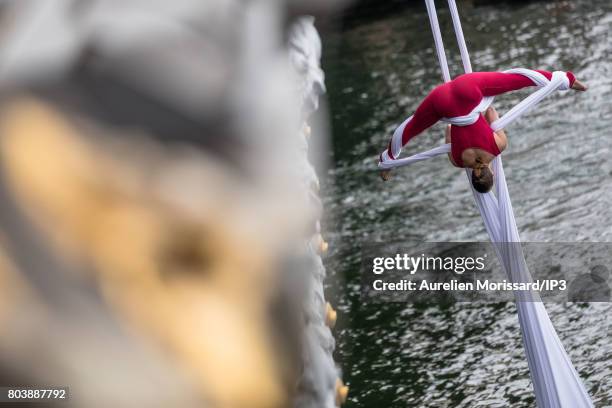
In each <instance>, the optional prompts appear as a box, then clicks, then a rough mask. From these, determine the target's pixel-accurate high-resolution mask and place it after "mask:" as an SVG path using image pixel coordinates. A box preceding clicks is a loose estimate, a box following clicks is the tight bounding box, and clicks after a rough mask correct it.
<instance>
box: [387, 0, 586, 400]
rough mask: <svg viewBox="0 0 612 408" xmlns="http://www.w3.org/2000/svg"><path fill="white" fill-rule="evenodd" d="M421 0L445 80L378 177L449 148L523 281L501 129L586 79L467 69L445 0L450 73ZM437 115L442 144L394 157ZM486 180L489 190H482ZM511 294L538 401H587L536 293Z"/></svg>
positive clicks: (510, 270)
mask: <svg viewBox="0 0 612 408" xmlns="http://www.w3.org/2000/svg"><path fill="white" fill-rule="evenodd" d="M425 5H426V6H427V13H428V15H429V21H430V24H431V28H432V32H433V35H434V42H435V45H436V52H437V55H438V60H439V62H440V68H441V70H442V76H443V78H444V81H445V82H446V84H444V85H441V86H440V87H438V88H436V90H434V91H433V92H432V93H431V94H430V95H429V96H428V97H427V98H426V100H425V101H423V103H422V105H421V106H419V108H417V111H416V112H415V115H413V116H412V117H410V118H408V119H406V120H405V121H404V123H402V124H401V125H400V126H399V127H398V129H397V130H396V131H395V132H394V135H393V137H392V139H391V141H390V143H389V145H388V147H387V149H386V150H385V151H384V152H383V153H382V154H381V155H380V157H379V159H380V161H379V163H378V167H379V169H381V170H382V173H381V175H382V177H383V179H384V180H386V179H389V177H390V169H393V168H395V167H400V166H406V165H410V164H413V163H416V162H419V161H422V160H427V159H431V158H434V157H436V156H439V155H444V154H448V155H449V158H450V159H451V162H454V164H455V165H457V166H460V167H465V168H466V175H467V177H468V180H470V181H471V190H472V193H473V196H474V201H475V202H476V205H477V207H478V210H479V212H480V215H481V217H482V219H483V222H484V225H485V228H486V230H487V233H488V235H489V238H490V239H491V242H492V244H493V248H494V250H495V252H496V255H497V257H498V259H499V260H500V264H501V266H502V268H503V270H504V272H505V273H506V275H507V276H508V278H509V279H510V281H511V282H528V281H530V280H531V275H530V273H529V269H528V267H527V264H526V262H525V257H524V254H523V252H522V248H521V244H520V237H519V233H518V228H517V226H516V220H515V218H514V211H513V210H512V203H511V202H510V195H509V192H508V186H507V184H506V177H505V174H504V168H503V165H502V160H501V155H500V152H501V151H502V150H503V149H504V148H505V146H506V138H505V134H503V129H504V128H505V127H506V126H507V125H509V124H510V123H511V122H513V121H514V120H516V119H517V118H519V117H520V116H521V115H523V114H524V113H526V112H528V111H529V110H531V109H533V108H534V107H535V106H536V105H537V104H538V103H540V102H541V101H542V100H543V99H544V98H546V97H547V96H549V95H550V94H552V93H553V92H555V91H557V90H567V89H575V90H579V91H585V90H586V86H585V85H584V84H582V83H581V82H580V81H577V80H576V78H575V77H574V75H573V74H572V73H571V72H561V71H555V72H552V73H551V72H547V71H534V70H529V69H524V68H515V69H511V70H508V71H504V72H489V73H485V72H479V73H472V66H471V62H470V58H469V53H468V50H467V45H466V43H465V38H464V36H463V30H462V28H461V21H460V19H459V13H458V10H457V5H456V3H455V0H448V5H449V8H450V14H451V18H452V21H453V27H454V29H455V35H456V37H457V42H458V44H459V51H460V52H461V60H462V62H463V67H464V70H465V72H466V75H462V76H459V77H457V78H455V80H453V81H451V78H450V73H449V69H448V64H447V62H446V55H445V52H444V44H443V43H442V34H441V32H440V26H439V24H438V17H437V14H436V9H435V4H434V0H425ZM531 85H535V86H537V88H538V89H537V90H536V91H535V92H533V93H532V94H531V95H529V96H528V97H527V98H525V99H524V100H522V101H521V102H520V103H519V104H517V105H516V106H514V107H513V108H512V109H510V110H509V111H508V112H506V114H505V115H504V116H502V117H501V118H498V117H497V114H496V112H495V111H494V110H493V109H490V107H491V104H492V102H493V98H494V97H495V95H499V94H502V93H505V92H509V91H512V90H514V89H520V88H523V87H526V86H531ZM483 112H484V117H483ZM437 121H443V122H446V123H448V124H450V125H451V128H450V130H448V129H447V143H446V144H444V145H442V146H439V147H436V148H433V149H430V150H428V151H425V152H421V153H417V154H414V155H412V156H409V157H405V158H399V154H400V152H401V149H402V147H403V146H404V145H405V144H406V143H407V142H408V140H409V139H411V138H412V137H414V136H416V135H417V134H419V133H420V132H422V131H423V130H425V129H426V128H428V127H429V126H432V125H433V124H434V123H436V122H437ZM448 142H450V143H448ZM482 174H485V176H483V175H482ZM486 174H490V177H491V179H492V182H490V181H489V180H486V179H487V178H488V177H489V176H488V175H486ZM493 184H494V186H495V188H494V192H495V194H494V193H493V192H491V191H489V190H491V186H492V185H493ZM514 294H515V301H516V309H517V314H518V320H519V325H520V328H521V334H522V339H523V346H524V349H525V355H526V357H527V362H528V365H529V372H530V376H531V380H532V383H533V389H534V393H535V396H536V403H537V405H538V407H539V408H592V407H593V402H592V401H591V398H590V397H589V395H588V393H587V391H586V389H585V387H584V385H583V384H582V381H581V379H580V376H579V375H578V373H577V372H576V369H575V368H574V366H573V364H572V362H571V360H570V358H569V356H568V355H567V353H566V351H565V349H564V347H563V344H561V340H560V339H559V336H558V335H557V333H556V331H555V328H554V327H553V325H552V322H551V321H550V318H549V316H548V313H547V312H546V309H545V308H544V304H543V303H542V302H541V301H540V300H539V296H538V295H537V293H535V294H534V293H533V292H519V291H516V292H515V293H514Z"/></svg>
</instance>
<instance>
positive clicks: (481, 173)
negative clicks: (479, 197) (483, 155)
mask: <svg viewBox="0 0 612 408" xmlns="http://www.w3.org/2000/svg"><path fill="white" fill-rule="evenodd" d="M472 186H474V190H476V191H478V192H479V193H481V194H484V193H488V192H489V190H491V188H493V173H492V172H491V170H490V169H489V167H479V168H477V169H474V170H473V171H472Z"/></svg>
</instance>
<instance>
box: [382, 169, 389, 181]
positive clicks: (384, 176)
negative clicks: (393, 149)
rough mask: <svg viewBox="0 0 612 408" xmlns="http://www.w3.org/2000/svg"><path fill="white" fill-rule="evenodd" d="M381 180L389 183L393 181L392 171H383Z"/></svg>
mask: <svg viewBox="0 0 612 408" xmlns="http://www.w3.org/2000/svg"><path fill="white" fill-rule="evenodd" d="M380 178H381V179H383V181H389V180H391V170H389V169H387V170H382V171H381V172H380Z"/></svg>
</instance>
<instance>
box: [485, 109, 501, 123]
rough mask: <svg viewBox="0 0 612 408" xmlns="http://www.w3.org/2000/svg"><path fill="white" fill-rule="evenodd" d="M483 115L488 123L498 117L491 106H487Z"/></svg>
mask: <svg viewBox="0 0 612 408" xmlns="http://www.w3.org/2000/svg"><path fill="white" fill-rule="evenodd" d="M484 116H485V119H486V120H487V122H489V123H493V122H495V121H496V120H497V119H499V114H498V113H497V111H496V110H495V108H494V107H493V106H489V107H488V108H487V110H486V112H485V115H484Z"/></svg>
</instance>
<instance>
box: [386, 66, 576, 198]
mask: <svg viewBox="0 0 612 408" xmlns="http://www.w3.org/2000/svg"><path fill="white" fill-rule="evenodd" d="M537 74H540V75H542V76H544V77H545V78H546V79H547V80H548V81H550V80H551V79H552V76H553V73H552V72H549V71H542V70H526V69H516V70H509V71H507V72H472V73H468V74H463V75H459V76H458V77H456V78H455V79H453V80H452V81H449V82H446V83H444V84H442V85H439V86H437V87H436V88H435V89H434V90H433V91H431V92H430V93H429V95H427V97H425V99H424V100H423V102H421V104H420V105H419V107H418V108H417V109H416V111H415V113H414V115H412V116H411V117H409V118H408V119H406V120H405V121H404V122H403V123H402V124H401V125H400V126H399V127H398V128H397V129H396V130H395V132H394V134H393V137H392V138H391V140H390V141H389V145H388V147H387V149H386V150H385V151H384V152H383V153H382V154H381V155H380V163H381V165H383V166H381V167H384V165H385V164H386V165H389V164H391V165H392V164H393V162H394V161H395V160H396V159H397V158H398V157H399V155H400V152H401V150H402V148H403V147H404V146H405V145H406V144H407V143H408V142H409V141H410V140H411V139H412V138H413V137H415V136H417V135H418V134H420V133H421V132H423V131H424V130H425V129H427V128H429V127H431V126H433V125H434V124H435V123H437V122H438V121H448V122H450V123H459V122H461V120H462V119H465V118H467V117H468V116H475V121H473V123H469V124H458V125H455V124H451V125H450V128H449V129H447V133H446V141H447V143H448V142H450V148H451V151H450V153H449V154H448V156H449V160H450V161H451V163H452V164H453V165H454V166H456V167H467V168H471V169H473V170H474V171H473V172H472V176H471V178H472V185H473V187H474V188H475V189H476V191H478V192H480V193H486V192H488V191H489V190H491V188H492V187H493V171H492V169H491V163H492V161H493V159H494V158H495V157H496V156H497V155H499V154H500V153H501V152H502V151H503V150H504V149H505V148H506V146H507V139H506V135H505V133H504V131H503V129H499V130H497V131H494V130H493V129H491V123H492V122H493V121H495V120H497V119H499V117H498V115H497V112H496V111H495V109H494V108H493V107H492V106H489V107H487V108H486V111H484V113H485V114H484V115H483V114H482V112H481V111H482V109H483V108H485V105H487V104H490V103H491V102H492V99H490V97H493V96H497V95H500V94H503V93H506V92H510V91H514V90H518V89H522V88H525V87H529V86H538V85H539V83H538V82H537V80H534V79H531V78H530V76H533V77H535V76H536V75H537ZM565 77H566V79H567V83H566V86H567V88H571V89H575V90H578V91H585V90H586V86H585V85H584V84H583V83H581V82H580V81H578V80H577V79H576V77H575V76H574V74H573V73H572V72H566V73H565ZM381 176H382V178H383V180H388V179H389V178H390V176H391V173H390V169H384V170H382V173H381Z"/></svg>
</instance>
